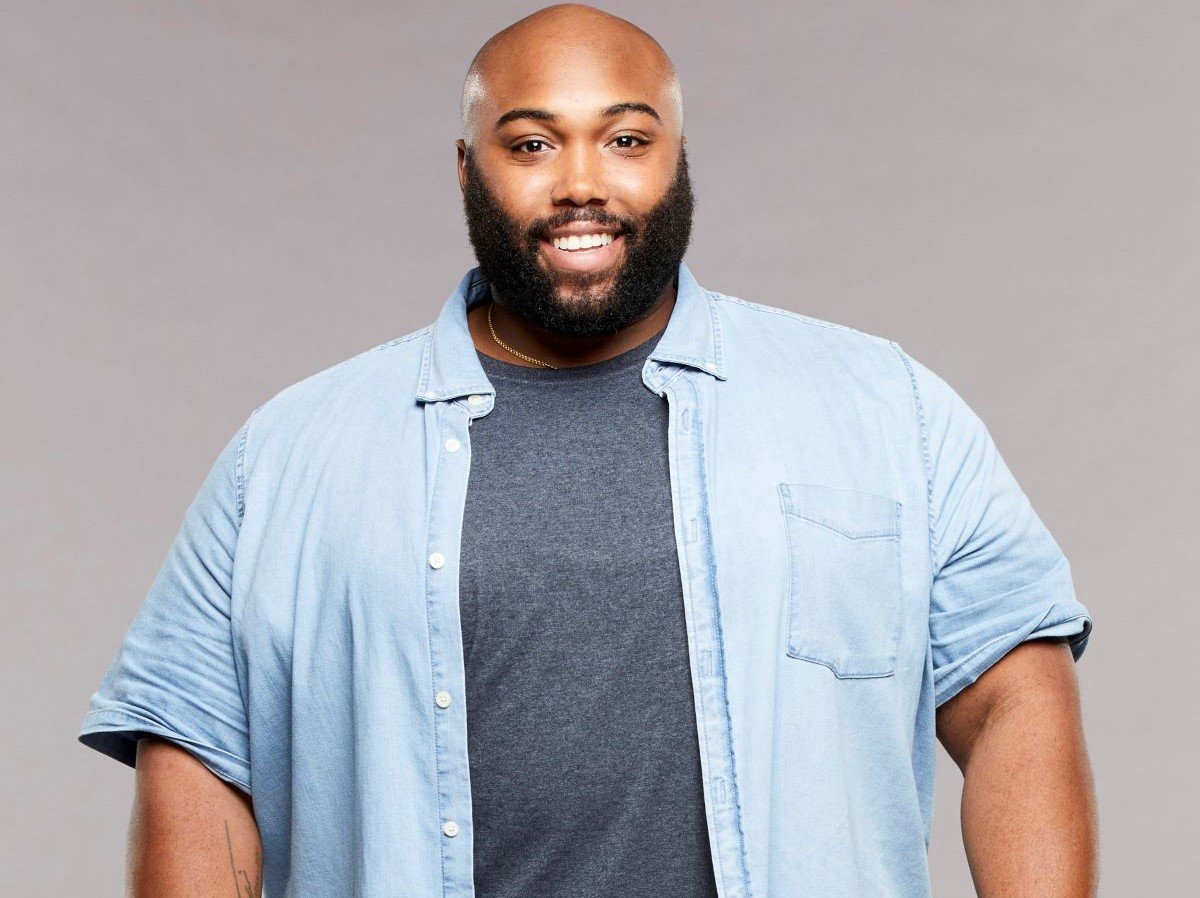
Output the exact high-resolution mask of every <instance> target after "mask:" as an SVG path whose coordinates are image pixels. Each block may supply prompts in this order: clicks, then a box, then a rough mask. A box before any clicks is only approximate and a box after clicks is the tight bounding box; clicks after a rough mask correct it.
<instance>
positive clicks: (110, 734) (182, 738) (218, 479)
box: [78, 415, 253, 793]
mask: <svg viewBox="0 0 1200 898" xmlns="http://www.w3.org/2000/svg"><path fill="white" fill-rule="evenodd" d="M251 418H253V415H251ZM249 424H250V422H249V421H247V422H246V424H244V425H243V426H242V428H241V429H240V430H239V431H238V432H237V433H236V434H234V436H233V437H232V438H231V439H230V440H229V442H228V443H227V444H226V446H225V448H224V449H223V450H222V451H221V453H220V455H219V456H218V458H217V460H216V462H215V463H214V464H213V466H212V468H211V469H210V471H209V473H208V475H207V477H206V478H205V479H204V481H203V483H202V485H201V487H200V489H199V492H198V493H197V495H196V497H195V498H194V500H193V501H192V503H191V505H190V506H189V507H188V509H187V511H186V513H185V515H184V518H183V522H182V525H181V526H180V528H179V531H178V533H177V534H176V536H175V538H174V540H173V542H172V544H171V546H170V549H169V550H168V552H167V556H166V558H165V560H164V561H163V563H162V566H161V567H160V569H159V571H158V574H157V575H156V577H155V579H154V581H153V583H152V585H151V587H150V590H149V593H148V594H147V595H146V597H145V599H144V600H143V602H142V604H141V607H140V608H139V609H138V611H137V614H136V616H135V617H134V620H133V622H132V624H131V625H130V627H129V629H128V631H127V632H126V634H125V637H124V639H123V641H122V642H121V645H120V647H119V650H118V652H117V655H116V657H115V658H114V660H113V661H112V663H111V664H110V666H109V668H108V670H107V672H106V673H105V674H104V677H103V680H102V681H101V683H100V687H99V689H98V690H97V691H96V692H95V693H93V695H92V696H91V700H90V707H89V710H88V711H87V714H86V716H85V717H84V721H83V727H82V729H81V730H80V732H79V735H78V739H79V741H80V742H82V743H83V744H84V745H86V746H88V747H90V748H94V749H96V750H97V751H99V752H102V753H103V754H106V755H108V756H109V757H112V758H115V759H116V760H118V761H121V762H122V763H124V764H128V765H129V766H131V767H133V766H135V760H136V752H137V740H138V738H139V737H140V736H143V735H155V736H160V737H162V738H164V739H167V740H169V741H171V742H174V743H176V744H177V745H179V746H180V747H182V748H184V749H186V750H187V751H189V752H191V753H192V754H193V755H195V756H196V757H197V758H198V759H199V760H200V761H201V762H203V763H204V765H205V766H206V767H208V769H209V770H211V771H212V772H213V773H214V774H216V775H217V776H219V777H221V778H222V779H224V780H226V781H228V782H230V783H233V784H234V785H236V786H237V787H239V788H240V789H242V790H243V791H244V792H247V793H249V792H250V764H249V750H248V735H247V734H248V726H247V717H246V707H245V703H244V701H243V693H242V689H241V686H240V682H239V674H238V670H237V666H236V664H235V658H234V651H233V641H232V629H231V596H232V583H233V563H234V555H235V549H236V545H237V538H238V531H239V527H240V524H241V516H242V495H243V493H242V488H241V463H242V459H243V453H244V451H245V440H246V436H247V431H248V428H249Z"/></svg>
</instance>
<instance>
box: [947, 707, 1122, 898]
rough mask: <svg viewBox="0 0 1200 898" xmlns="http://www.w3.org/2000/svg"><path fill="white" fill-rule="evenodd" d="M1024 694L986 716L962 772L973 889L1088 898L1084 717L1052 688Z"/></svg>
mask: <svg viewBox="0 0 1200 898" xmlns="http://www.w3.org/2000/svg"><path fill="white" fill-rule="evenodd" d="M1027 695H1029V696H1031V697H1030V698H1027V699H1022V702H1021V704H1019V705H1014V706H1011V707H1009V708H1008V709H1003V708H998V709H996V711H994V712H993V713H992V714H991V715H989V718H988V720H987V721H986V723H985V724H984V726H983V727H982V728H981V730H980V732H979V734H978V737H977V739H976V742H975V744H974V747H973V749H972V751H971V755H970V759H969V761H968V763H967V764H966V766H965V768H964V771H963V775H964V781H963V795H962V831H963V842H964V845H965V847H966V852H967V859H968V862H969V864H970V867H971V874H972V877H973V878H974V880H975V888H976V890H977V892H978V893H979V895H980V896H981V898H999V896H1003V898H1035V896H1036V898H1092V896H1094V895H1095V894H1096V890H1097V880H1098V872H1099V871H1098V861H1097V842H1098V817H1097V811H1096V800H1095V789H1094V785H1093V782H1092V774H1091V768H1090V765H1089V762H1088V758H1087V751H1086V748H1085V745H1084V738H1083V727H1082V722H1081V721H1080V719H1079V717H1078V715H1077V714H1074V713H1067V712H1065V711H1064V709H1063V705H1062V703H1059V702H1055V701H1053V698H1052V693H1051V694H1041V693H1039V692H1037V691H1031V692H1029V693H1027ZM1039 696H1041V697H1039ZM1039 703H1040V705H1039Z"/></svg>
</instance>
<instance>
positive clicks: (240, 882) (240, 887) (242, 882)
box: [225, 820, 262, 898]
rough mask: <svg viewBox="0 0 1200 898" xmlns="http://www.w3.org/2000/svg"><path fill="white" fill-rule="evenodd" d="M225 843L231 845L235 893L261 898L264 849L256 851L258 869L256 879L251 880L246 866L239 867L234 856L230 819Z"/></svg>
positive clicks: (231, 865) (243, 896) (230, 863)
mask: <svg viewBox="0 0 1200 898" xmlns="http://www.w3.org/2000/svg"><path fill="white" fill-rule="evenodd" d="M225 844H226V845H228V846H229V869H230V870H231V871H232V872H233V887H234V888H235V889H236V890H237V891H236V892H235V893H234V894H235V895H236V896H237V898H260V896H261V895H262V878H261V872H260V871H261V870H262V849H261V848H259V849H258V850H257V851H256V852H255V860H256V861H257V863H258V870H256V871H255V879H254V880H251V879H250V875H249V874H248V873H247V872H246V868H245V867H239V866H238V865H237V861H236V860H235V859H234V857H233V838H232V837H231V836H230V835H229V821H228V820H226V821H225Z"/></svg>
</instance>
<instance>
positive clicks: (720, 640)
mask: <svg viewBox="0 0 1200 898" xmlns="http://www.w3.org/2000/svg"><path fill="white" fill-rule="evenodd" d="M692 392H693V395H695V394H697V393H698V390H697V389H696V388H695V387H694V386H693V388H692ZM696 445H697V447H698V452H699V456H700V457H699V462H700V465H699V468H700V489H701V492H702V494H703V495H704V497H705V506H706V508H705V513H704V516H703V517H704V529H705V531H706V533H705V537H706V541H707V544H708V556H709V560H710V562H711V563H710V564H709V575H708V585H709V593H710V595H711V596H712V599H713V612H714V613H713V621H714V622H715V623H716V630H717V634H716V635H717V645H718V646H719V647H720V652H718V654H717V656H718V658H720V661H721V704H722V707H723V708H724V711H725V742H726V744H727V745H728V747H729V784H730V787H731V789H732V791H733V805H734V807H735V808H736V809H737V814H736V815H735V819H736V821H737V833H738V858H739V860H740V861H741V867H742V882H743V884H744V886H745V889H746V895H747V896H749V895H752V894H754V892H753V890H752V889H751V887H750V864H749V863H748V862H747V859H746V834H745V832H744V829H743V826H742V815H743V813H744V811H743V808H742V792H741V789H740V788H739V786H738V770H737V756H736V754H735V753H734V749H733V717H732V714H731V713H730V710H729V674H728V672H727V671H726V669H725V633H724V628H723V626H722V623H721V603H720V602H719V601H718V598H717V560H716V552H715V550H714V549H715V547H714V544H713V524H712V521H711V519H710V518H711V511H712V509H711V505H710V500H711V493H710V490H709V487H708V470H707V465H708V460H707V459H708V457H707V456H706V455H705V453H704V433H703V429H701V430H700V432H698V433H697V434H696Z"/></svg>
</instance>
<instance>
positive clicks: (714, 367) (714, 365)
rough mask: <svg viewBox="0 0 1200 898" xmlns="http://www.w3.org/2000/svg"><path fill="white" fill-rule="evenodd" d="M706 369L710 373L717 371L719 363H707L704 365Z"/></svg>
mask: <svg viewBox="0 0 1200 898" xmlns="http://www.w3.org/2000/svg"><path fill="white" fill-rule="evenodd" d="M704 367H705V368H706V369H708V370H709V371H716V370H717V363H716V362H707V363H706V364H705V365H704Z"/></svg>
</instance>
